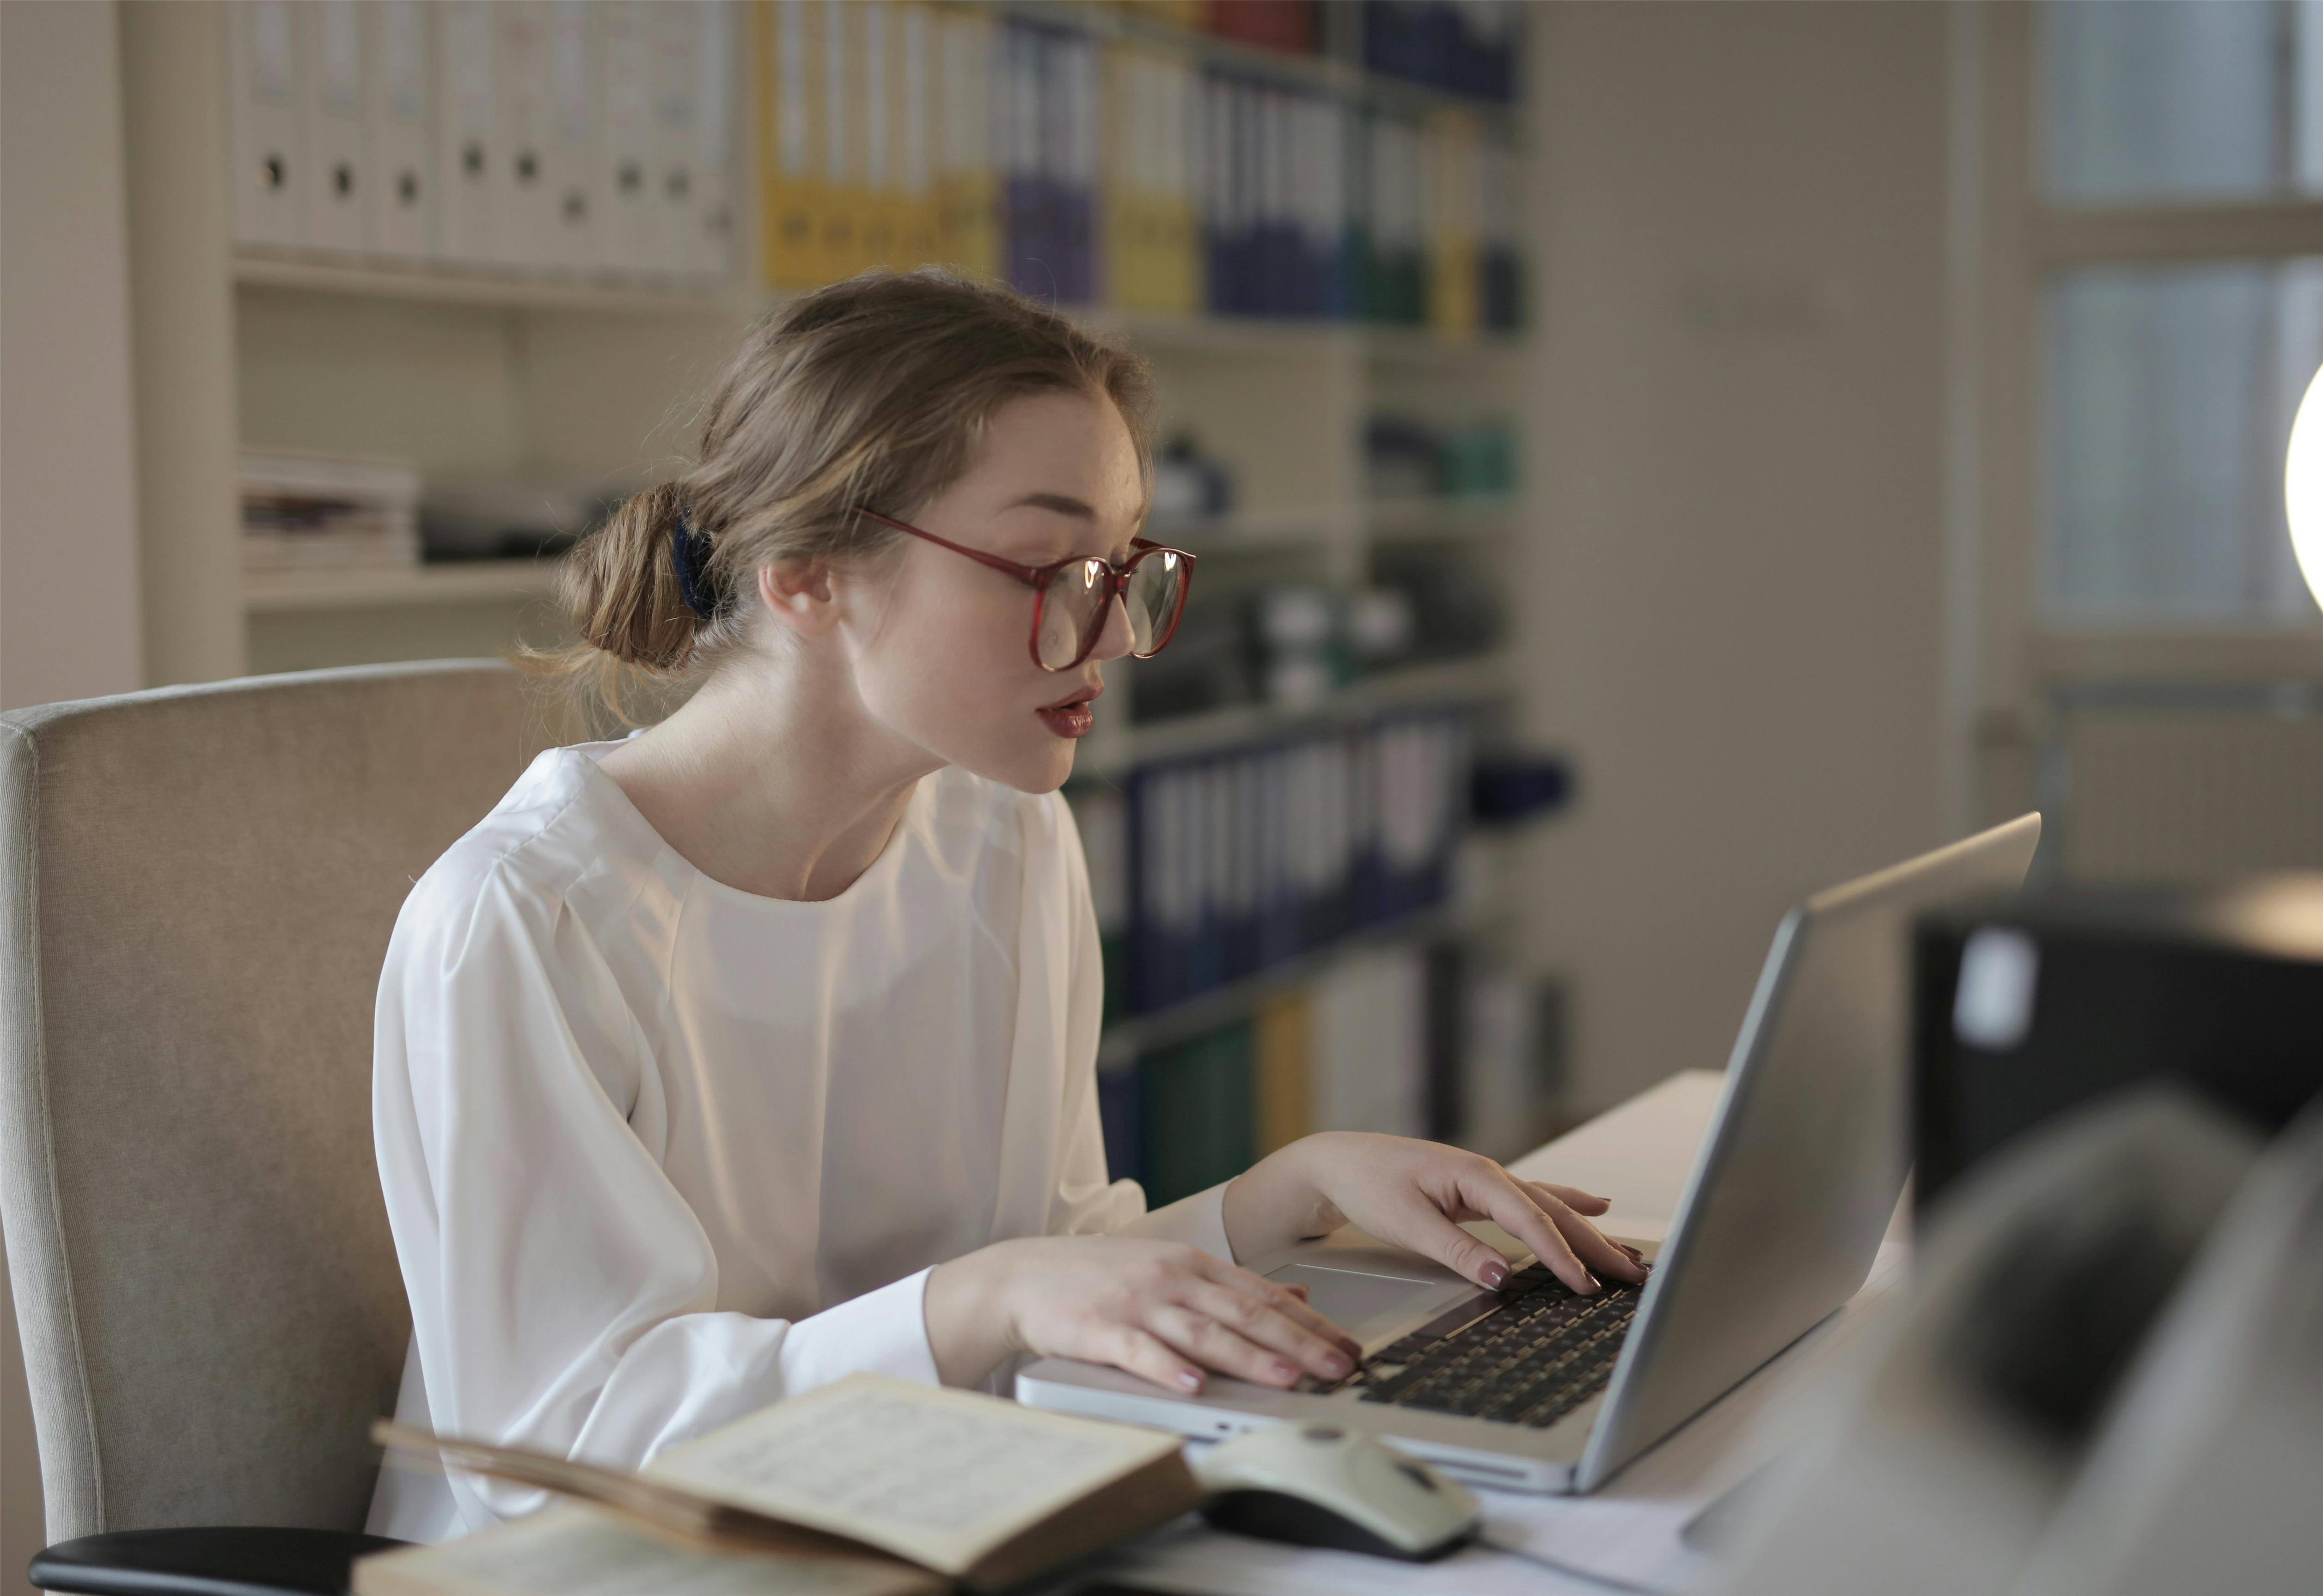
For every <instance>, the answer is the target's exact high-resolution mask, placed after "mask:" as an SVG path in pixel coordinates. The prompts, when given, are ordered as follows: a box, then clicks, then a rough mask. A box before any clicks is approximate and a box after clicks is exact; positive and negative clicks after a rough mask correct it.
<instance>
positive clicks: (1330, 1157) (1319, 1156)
mask: <svg viewBox="0 0 2323 1596" xmlns="http://www.w3.org/2000/svg"><path fill="white" fill-rule="evenodd" d="M1610 1206H1611V1205H1610V1204H1609V1203H1607V1202H1606V1200H1605V1199H1604V1198H1603V1197H1592V1196H1590V1195H1589V1194H1588V1193H1587V1192H1585V1191H1581V1190H1578V1189H1576V1188H1573V1187H1570V1186H1550V1185H1547V1184H1545V1183H1543V1182H1541V1181H1538V1180H1520V1179H1517V1178H1516V1177H1515V1176H1513V1175H1511V1174H1510V1173H1509V1172H1508V1171H1507V1170H1506V1169H1502V1168H1501V1166H1500V1165H1498V1164H1496V1163H1494V1162H1493V1161H1492V1160H1491V1159H1488V1158H1485V1157H1483V1156H1482V1155H1481V1154H1478V1153H1473V1152H1464V1151H1461V1150H1460V1149H1458V1148H1456V1147H1446V1146H1444V1145H1442V1144H1441V1143H1439V1142H1414V1141H1411V1140H1409V1139H1408V1138H1405V1137H1402V1136H1379V1135H1372V1134H1368V1133H1361V1132H1354V1131H1329V1132H1325V1133H1322V1134H1320V1135H1315V1136H1308V1137H1306V1138H1304V1139H1303V1140H1300V1141H1298V1142H1292V1143H1291V1144H1290V1146H1288V1147H1286V1148H1283V1149H1282V1150H1281V1151H1279V1152H1276V1153H1272V1154H1271V1155H1269V1156H1268V1157H1266V1158H1264V1159H1262V1160H1260V1161H1259V1162H1258V1163H1256V1164H1255V1165H1253V1166H1252V1167H1251V1168H1250V1169H1248V1170H1246V1171H1244V1173H1243V1174H1241V1175H1239V1176H1237V1177H1235V1179H1234V1181H1233V1182H1232V1183H1231V1184H1229V1185H1228V1186H1227V1188H1226V1203H1225V1215H1224V1217H1225V1219H1226V1239H1227V1241H1228V1242H1229V1243H1232V1245H1233V1247H1234V1250H1235V1256H1236V1257H1238V1258H1262V1257H1264V1256H1265V1255H1266V1254H1268V1253H1270V1252H1280V1251H1281V1250H1282V1249H1283V1248H1284V1247H1287V1246H1289V1245H1290V1243H1293V1242H1295V1241H1299V1240H1301V1239H1303V1238H1306V1237H1309V1236H1318V1235H1326V1234H1329V1233H1330V1232H1332V1231H1334V1230H1336V1229H1337V1228H1338V1227H1339V1226H1340V1225H1345V1224H1353V1225H1356V1226H1358V1227H1360V1228H1361V1229H1363V1230H1364V1231H1367V1232H1369V1233H1370V1234H1373V1235H1374V1236H1377V1237H1378V1238H1379V1239H1380V1240H1381V1241H1382V1242H1386V1243H1389V1244H1390V1245H1391V1246H1398V1247H1404V1248H1408V1249H1409V1250H1410V1251H1412V1252H1418V1253H1420V1254H1422V1255H1423V1256H1425V1257H1428V1258H1433V1259H1435V1260H1436V1261H1437V1262H1439V1263H1442V1264H1445V1265H1446V1266H1447V1267H1448V1268H1451V1269H1453V1270H1457V1271H1458V1272H1459V1273H1460V1274H1461V1275H1462V1276H1464V1278H1466V1279H1468V1280H1474V1281H1475V1282H1476V1284H1478V1285H1479V1286H1483V1287H1484V1288H1485V1289H1489V1290H1495V1291H1497V1290H1499V1289H1501V1286H1503V1285H1504V1284H1506V1283H1507V1281H1508V1278H1509V1266H1508V1261H1507V1260H1505V1259H1504V1258H1502V1257H1501V1254H1500V1252H1498V1251H1497V1250H1496V1249H1495V1248H1493V1247H1492V1246H1491V1245H1490V1244H1488V1243H1484V1242H1481V1241H1478V1240H1477V1239H1476V1238H1475V1237H1474V1236H1473V1235H1471V1234H1468V1233H1467V1232H1466V1231H1464V1230H1462V1229H1461V1228H1460V1225H1461V1222H1462V1221H1464V1220H1471V1219H1489V1220H1491V1221H1492V1223H1493V1224H1495V1225H1499V1226H1500V1227H1501V1229H1502V1230H1504V1231H1507V1232H1508V1233H1509V1234H1510V1235H1512V1236H1514V1237H1516V1238H1517V1240H1519V1241H1520V1242H1522V1243H1524V1244H1525V1245H1526V1246H1528V1247H1529V1248H1531V1249H1532V1251H1533V1252H1534V1253H1535V1255H1536V1256H1538V1258H1539V1260H1540V1261H1541V1262H1542V1263H1544V1264H1546V1265H1547V1267H1548V1270H1549V1272H1551V1273H1552V1274H1554V1275H1556V1278H1557V1279H1558V1280H1563V1281H1564V1282H1565V1284H1566V1285H1567V1286H1570V1287H1571V1288H1572V1289H1574V1290H1575V1291H1577V1292H1579V1293H1581V1294H1582V1295H1584V1296H1592V1295H1594V1294H1595V1293H1596V1292H1597V1291H1598V1290H1599V1289H1601V1286H1602V1281H1603V1280H1606V1279H1611V1280H1619V1281H1622V1282H1625V1283H1628V1284H1632V1285H1634V1284H1636V1283H1638V1282H1639V1281H1641V1280H1644V1279H1645V1278H1646V1269H1645V1263H1644V1261H1643V1260H1642V1259H1640V1258H1639V1255H1638V1253H1637V1252H1635V1251H1634V1250H1632V1249H1630V1248H1628V1247H1624V1246H1622V1245H1621V1244H1620V1243H1617V1242H1613V1241H1610V1240H1608V1239H1607V1238H1606V1237H1605V1236H1604V1235H1602V1234H1600V1233H1599V1231H1598V1229H1597V1227H1596V1226H1595V1225H1592V1224H1590V1223H1589V1217H1590V1216H1593V1215H1599V1214H1602V1213H1604V1212H1605V1210H1606V1209H1607V1208H1608V1207H1610Z"/></svg>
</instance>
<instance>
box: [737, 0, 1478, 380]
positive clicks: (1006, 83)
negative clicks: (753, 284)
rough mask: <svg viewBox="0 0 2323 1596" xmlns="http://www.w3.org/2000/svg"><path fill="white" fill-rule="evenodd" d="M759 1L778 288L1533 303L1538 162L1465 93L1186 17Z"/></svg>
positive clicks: (1382, 312)
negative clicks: (1337, 78) (1326, 78)
mask: <svg viewBox="0 0 2323 1596" xmlns="http://www.w3.org/2000/svg"><path fill="white" fill-rule="evenodd" d="M758 16H759V27H758V35H757V43H756V51H757V59H758V84H759V87H760V94H759V96H758V98H759V122H758V137H759V146H760V150H761V155H762V160H761V170H763V172H764V173H765V180H766V196H765V203H764V205H763V206H761V212H762V216H763V218H764V226H765V229H766V234H765V242H766V261H767V276H768V279H769V280H770V281H771V283H772V284H773V286H775V287H776V288H778V289H810V288H813V287H817V286H819V285H821V284H822V283H826V282H831V281H834V280H838V279H840V278H842V277H846V276H848V275H850V274H851V273H853V272H856V271H861V270H863V269H864V268H866V267H868V266H874V265H887V266H897V267H909V266H914V265H918V264H921V263H923V262H926V261H946V262H950V263H951V264H954V265H957V266H960V267H962V268H965V269H966V270H967V271H970V272H971V273H975V274H978V275H983V276H988V277H993V278H997V279H1000V280H1005V281H1008V282H1010V283H1012V284H1014V285H1015V287H1017V288H1019V289H1023V290H1024V291H1025V292H1026V293H1029V294H1032V295H1034V296H1036V297H1039V298H1044V299H1051V300H1057V301H1061V302H1064V303H1070V304H1098V303H1104V304H1110V305H1114V306H1116V307H1121V308H1124V309H1132V310H1141V311H1152V312H1160V313H1163V314H1189V313H1195V312H1202V311H1207V312H1211V313H1217V314H1225V315H1257V316H1314V317H1342V318H1368V319H1372V320H1379V321H1390V322H1401V323H1406V324H1409V325H1413V326H1429V325H1433V326H1437V327H1438V328H1440V329H1442V330H1444V331H1446V332H1448V333H1452V334H1455V335H1464V334H1466V333H1469V332H1472V331H1474V330H1476V329H1478V328H1493V329H1507V328H1512V327H1514V326H1516V325H1517V323H1518V318H1519V315H1520V297H1521V296H1520V291H1519V284H1518V277H1519V275H1520V267H1519V262H1518V260H1517V256H1516V252H1515V240H1516V236H1517V230H1516V226H1515V220H1514V206H1515V192H1514V188H1515V185H1514V181H1513V164H1514V163H1513V156H1512V154H1511V152H1510V151H1509V149H1508V148H1507V146H1506V145H1505V144H1504V143H1501V142H1495V140H1494V139H1493V138H1492V137H1491V136H1489V134H1488V133H1487V130H1486V129H1485V127H1484V125H1483V124H1482V123H1480V122H1479V121H1478V120H1477V119H1476V118H1475V117H1474V115H1467V114H1464V113H1462V112H1460V111H1459V110H1457V109H1456V108H1455V109H1450V110H1446V111H1444V112H1442V113H1439V114H1437V115H1434V116H1432V117H1429V118H1428V119H1426V120H1409V119H1406V118H1402V117H1399V116H1393V115H1382V114H1378V113H1375V112H1373V111H1372V110H1369V109H1366V108H1365V107H1364V106H1363V105H1361V104H1359V103H1358V101H1357V100H1356V99H1354V98H1352V97H1350V96H1347V95H1345V94H1343V93H1340V92H1337V91H1336V90H1324V89H1318V88H1317V87H1313V86H1312V85H1311V84H1300V83H1297V82H1293V81H1290V80H1287V79H1284V78H1281V77H1277V76H1271V75H1269V74H1268V73H1267V72H1266V71H1265V70H1264V69H1263V68H1262V67H1258V66H1253V65H1250V64H1248V63H1246V62H1244V61H1242V60H1237V62H1236V63H1235V64H1234V65H1231V66H1224V65H1213V66H1204V65H1202V64H1201V62H1200V60H1199V57H1198V52H1197V51H1196V50H1195V49H1194V48H1193V47H1192V46H1191V45H1190V44H1189V45H1186V46H1179V45H1176V44H1174V43H1172V42H1171V41H1168V40H1167V39H1166V38H1163V37H1159V36H1148V35H1143V34H1138V35H1133V36H1131V37H1129V38H1125V39H1119V40H1109V41H1108V40H1100V39H1098V38H1097V37H1095V36H1093V35H1092V34H1091V33H1090V32H1088V31H1087V30H1086V29H1083V28H1079V27H1076V26H1074V25H1073V23H1072V19H1071V14H1070V12H1067V11H1064V10H1061V9H1060V10H1059V11H1057V12H1056V13H1054V14H1049V13H1045V12H1036V11H1032V10H1029V9H1024V8H1019V9H1015V10H1005V11H995V10H993V9H990V8H987V7H984V6H979V5H942V6H932V5H921V4H916V3H913V0H763V4H762V5H761V6H760V7H759V12H758Z"/></svg>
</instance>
